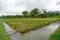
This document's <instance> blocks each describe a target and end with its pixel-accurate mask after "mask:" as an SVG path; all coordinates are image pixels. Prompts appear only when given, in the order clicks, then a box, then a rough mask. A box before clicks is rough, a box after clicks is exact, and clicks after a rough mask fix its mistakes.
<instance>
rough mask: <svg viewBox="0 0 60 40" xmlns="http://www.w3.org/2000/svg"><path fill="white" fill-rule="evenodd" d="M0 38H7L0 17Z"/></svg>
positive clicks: (7, 39)
mask: <svg viewBox="0 0 60 40" xmlns="http://www.w3.org/2000/svg"><path fill="white" fill-rule="evenodd" d="M0 40H9V37H8V36H7V34H6V32H5V29H4V26H3V23H2V19H0Z"/></svg>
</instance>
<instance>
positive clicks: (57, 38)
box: [49, 27, 60, 40]
mask: <svg viewBox="0 0 60 40" xmlns="http://www.w3.org/2000/svg"><path fill="white" fill-rule="evenodd" d="M49 40H60V27H59V28H58V29H57V30H56V31H55V32H54V33H53V34H52V35H51V36H50V38H49Z"/></svg>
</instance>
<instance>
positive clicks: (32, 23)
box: [5, 18, 58, 33]
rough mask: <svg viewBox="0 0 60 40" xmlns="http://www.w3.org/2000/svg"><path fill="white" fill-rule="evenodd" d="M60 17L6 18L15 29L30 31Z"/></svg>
mask: <svg viewBox="0 0 60 40" xmlns="http://www.w3.org/2000/svg"><path fill="white" fill-rule="evenodd" d="M57 20H58V19H53V18H52V19H51V18H50V19H49V18H15V19H5V22H6V23H8V24H9V25H10V26H11V27H12V28H13V29H14V30H16V31H19V32H21V33H25V32H29V31H31V30H35V29H38V28H41V27H43V26H45V25H48V24H50V23H52V22H55V21H57Z"/></svg>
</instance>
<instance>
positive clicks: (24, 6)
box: [0, 0, 60, 16]
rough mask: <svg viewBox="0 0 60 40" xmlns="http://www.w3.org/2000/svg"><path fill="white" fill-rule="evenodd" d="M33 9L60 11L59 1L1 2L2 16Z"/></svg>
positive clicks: (1, 0) (0, 11)
mask: <svg viewBox="0 0 60 40" xmlns="http://www.w3.org/2000/svg"><path fill="white" fill-rule="evenodd" d="M33 8H39V9H47V10H49V11H55V10H60V1H59V0H0V16H1V15H16V14H21V12H22V11H24V10H28V11H30V10H32V9H33Z"/></svg>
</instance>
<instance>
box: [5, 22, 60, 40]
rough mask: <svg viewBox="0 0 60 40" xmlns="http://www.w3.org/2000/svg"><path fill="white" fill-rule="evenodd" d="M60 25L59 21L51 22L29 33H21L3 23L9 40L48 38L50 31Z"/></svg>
mask: <svg viewBox="0 0 60 40" xmlns="http://www.w3.org/2000/svg"><path fill="white" fill-rule="evenodd" d="M59 25H60V22H55V23H52V24H50V25H48V26H46V27H43V28H40V29H38V30H35V31H30V32H29V33H25V34H23V35H22V34H21V33H19V32H16V31H15V30H13V29H12V28H10V27H9V26H8V25H7V24H6V23H4V26H5V29H6V32H7V34H8V35H9V37H10V38H11V40H48V39H49V36H50V35H51V33H53V32H54V31H55V30H56V29H57V28H58V27H59Z"/></svg>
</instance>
